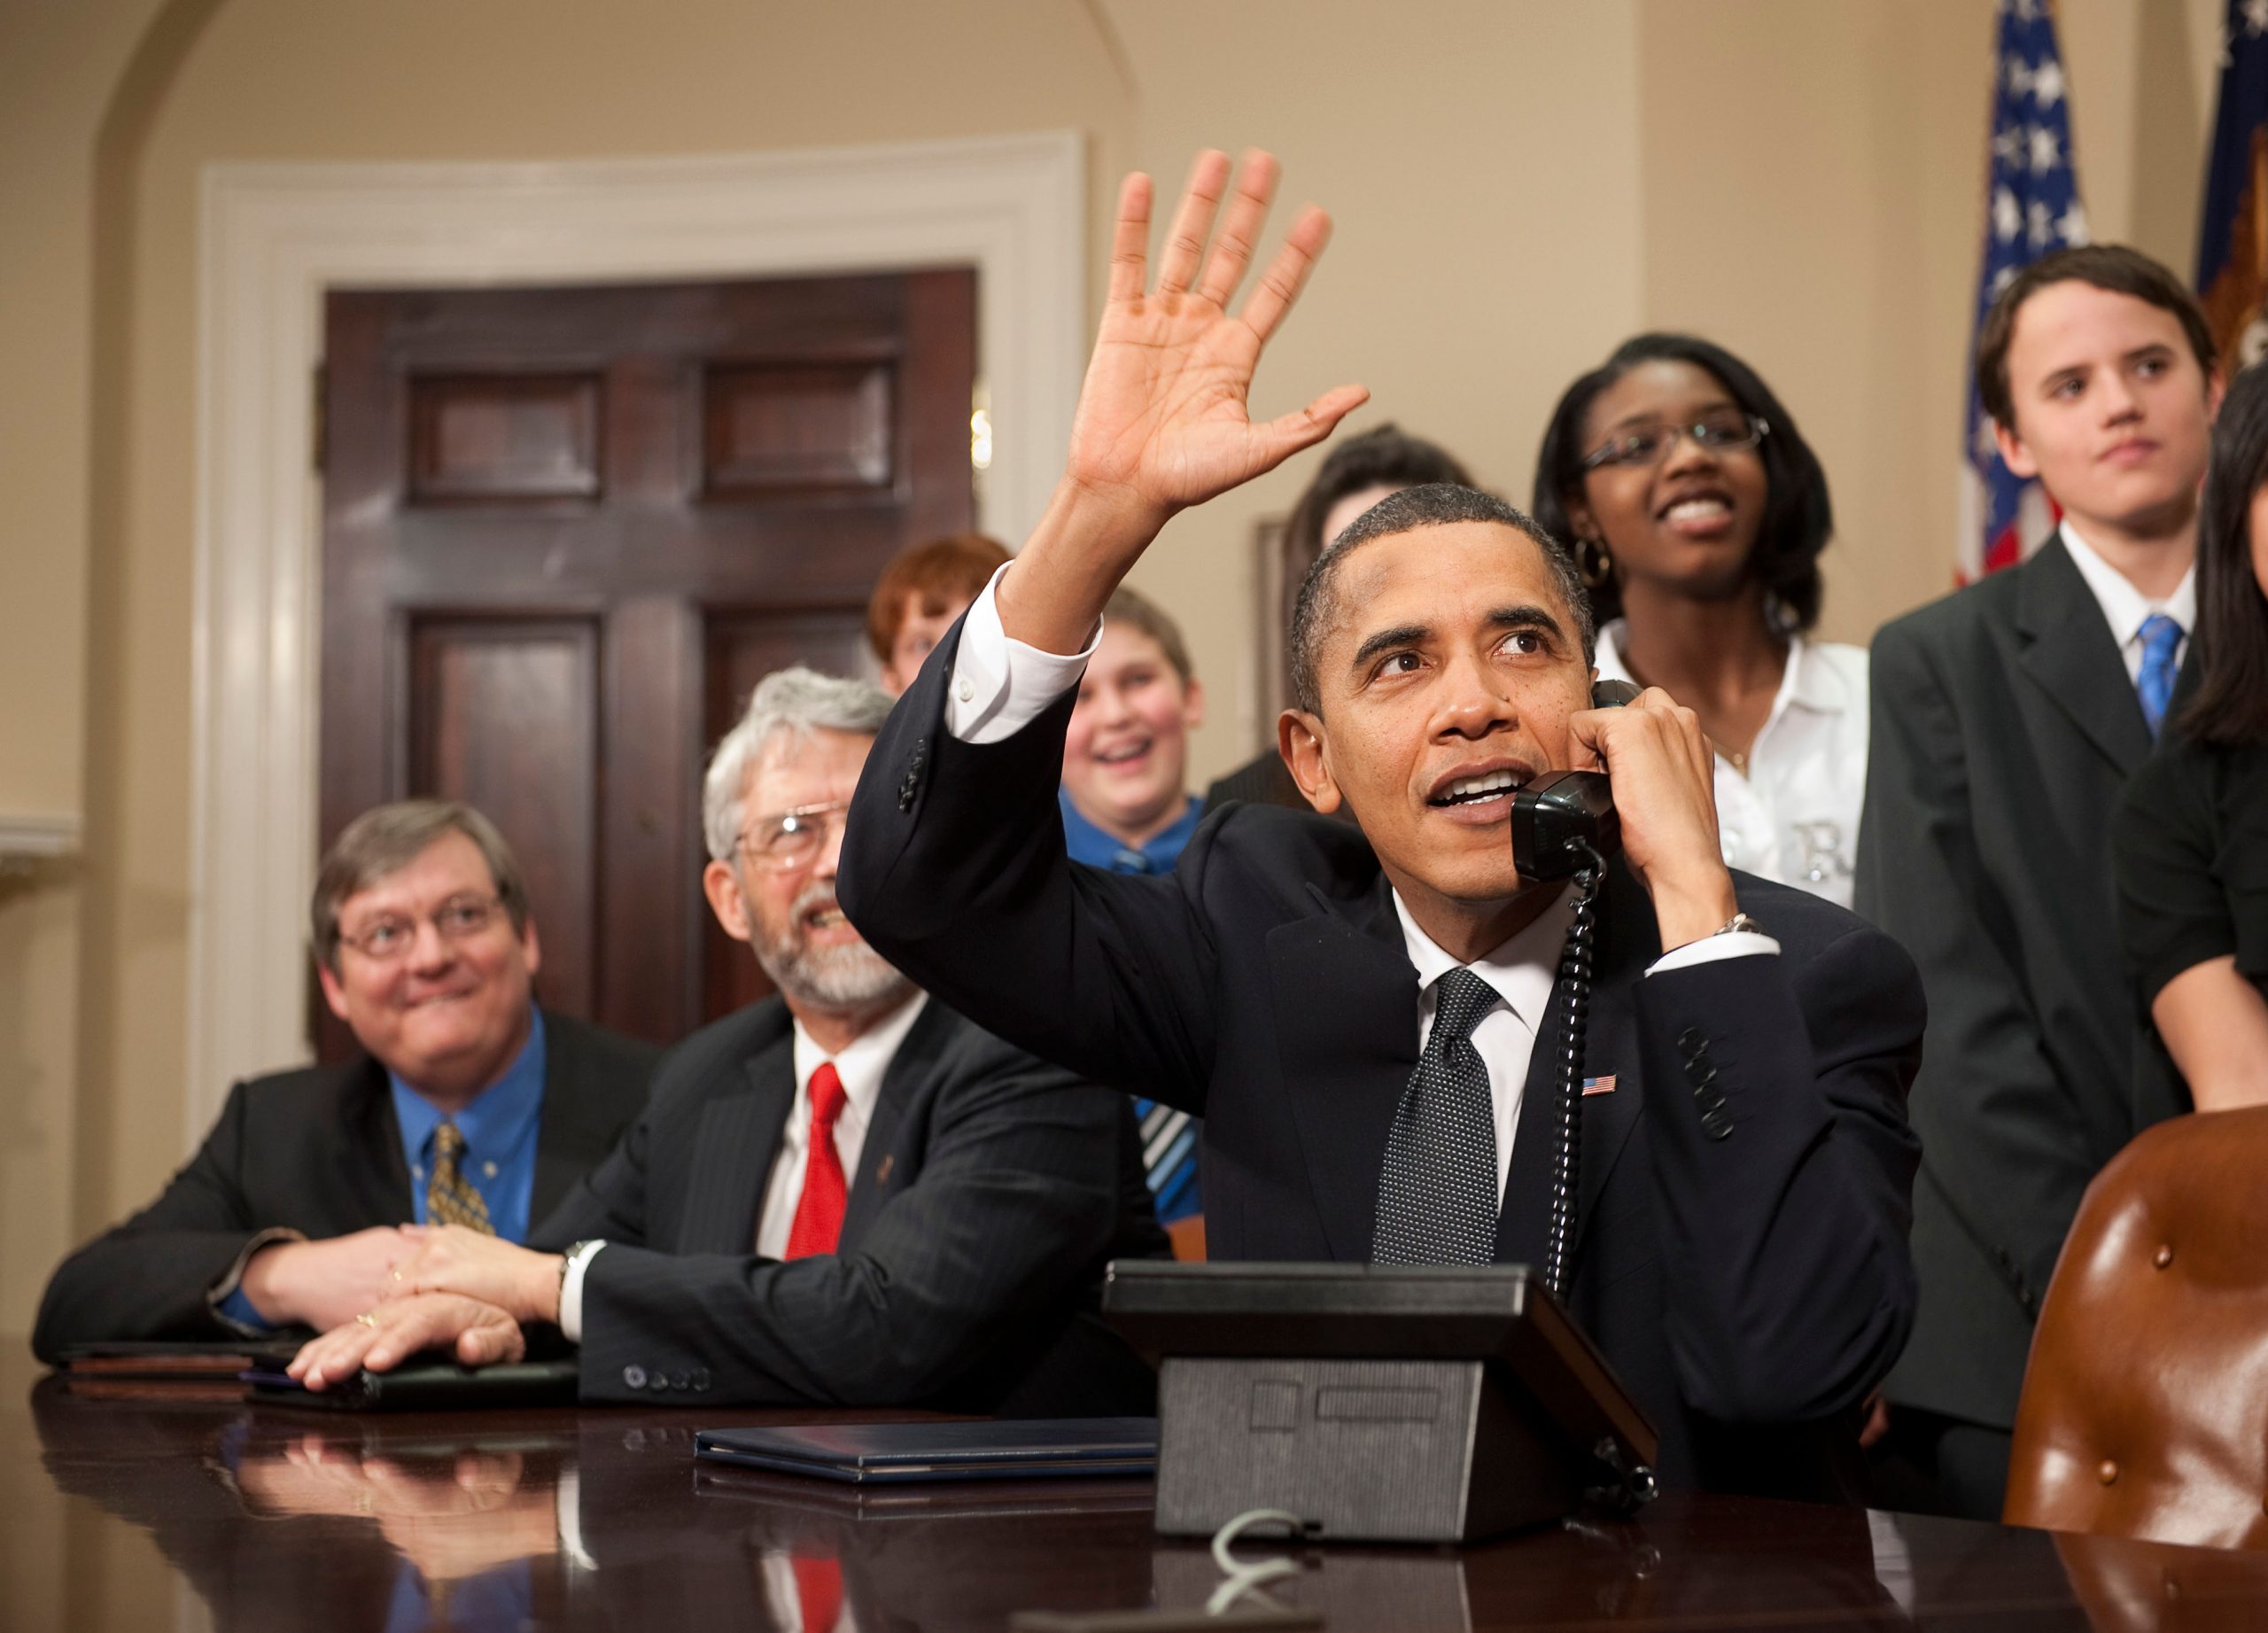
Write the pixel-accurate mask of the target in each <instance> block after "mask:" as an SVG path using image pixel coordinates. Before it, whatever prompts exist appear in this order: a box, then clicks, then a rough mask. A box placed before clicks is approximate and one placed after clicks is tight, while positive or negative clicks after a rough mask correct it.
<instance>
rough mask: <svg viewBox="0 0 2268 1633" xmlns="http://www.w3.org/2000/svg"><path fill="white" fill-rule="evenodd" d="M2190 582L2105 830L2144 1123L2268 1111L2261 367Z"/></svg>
mask: <svg viewBox="0 0 2268 1633" xmlns="http://www.w3.org/2000/svg"><path fill="white" fill-rule="evenodd" d="M2196 571H2197V635H2196V640H2195V642H2194V643H2193V645H2194V650H2193V651H2192V653H2191V655H2190V669H2191V673H2189V674H2187V675H2185V676H2184V677H2183V680H2184V686H2183V688H2182V690H2183V691H2186V699H2185V698H2184V697H2182V696H2179V695H2178V696H2177V697H2176V701H2175V707H2174V711H2173V713H2172V715H2171V717H2170V718H2169V719H2168V720H2167V722H2166V727H2165V731H2164V733H2163V735H2162V736H2161V737H2160V738H2159V740H2158V747H2157V751H2156V752H2155V754H2153V755H2152V756H2151V757H2150V758H2149V759H2148V761H2147V762H2146V763H2145V764H2144V765H2143V766H2142V769H2141V770H2140V771H2139V772H2137V773H2136V774H2135V775H2134V779H2133V781H2132V782H2129V783H2128V784H2127V785H2126V791H2125V794H2124V797H2122V798H2121V799H2120V800H2119V803H2118V809H2117V813H2116V814H2115V815H2114V816H2113V818H2112V820H2111V830H2110V837H2111V853H2112V858H2113V862H2114V867H2115V870H2116V872H2117V877H2118V910H2119V911H2118V921H2119V939H2120V941H2121V943H2122V944H2123V945H2124V952H2125V955H2126V965H2127V969H2128V971H2129V972H2130V974H2132V976H2133V977H2134V979H2135V981H2136V982H2137V983H2138V984H2139V986H2140V994H2141V999H2142V1003H2143V1005H2144V1007H2146V1009H2147V1010H2148V1016H2149V1020H2150V1022H2151V1023H2152V1025H2153V1026H2154V1027H2155V1029H2156V1034H2157V1046H2155V1047H2152V1048H2149V1049H2147V1050H2146V1051H2145V1052H2144V1057H2143V1059H2142V1061H2141V1062H2140V1075H2141V1082H2140V1085H2139V1088H2138V1098H2139V1100H2140V1105H2139V1106H2138V1108H2137V1109H2138V1112H2139V1114H2140V1116H2141V1118H2142V1119H2144V1120H2149V1119H2153V1118H2155V1117H2157V1116H2164V1115H2167V1114H2169V1113H2171V1112H2174V1111H2179V1110H2186V1109H2188V1108H2190V1107H2192V1106H2194V1108H2196V1109H2197V1110H2199V1111H2225V1110H2227V1109H2228V1108H2231V1107H2234V1106H2257V1105H2261V1104H2264V1103H2268V997H2264V996H2263V991H2264V989H2268V365H2256V366H2255V367H2253V368H2250V369H2246V370H2245V371H2244V372H2243V373H2242V374H2240V375H2239V376H2237V377H2236V381H2235V383H2234V384H2233V385H2231V386H2230V387H2229V392H2228V396H2227V397H2226V398H2225V400H2223V402H2222V404H2221V412H2220V417H2219V418H2218V420H2217V421H2215V422H2214V425H2213V445H2212V455H2211V462H2210V464H2209V465H2208V466H2207V467H2206V476H2205V496H2204V501H2203V503H2202V505H2201V506H2200V507H2199V509H2198V517H2197V570H2196ZM2191 680H2194V682H2195V684H2194V688H2191V687H2189V686H2188V684H2187V683H2188V682H2189V681H2191ZM2185 1085H2186V1094H2185V1092H2184V1091H2185Z"/></svg>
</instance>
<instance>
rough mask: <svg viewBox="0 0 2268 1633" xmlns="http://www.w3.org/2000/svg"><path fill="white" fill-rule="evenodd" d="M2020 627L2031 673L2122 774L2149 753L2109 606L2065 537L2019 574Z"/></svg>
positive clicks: (2022, 659) (2021, 658) (2050, 543)
mask: <svg viewBox="0 0 2268 1633" xmlns="http://www.w3.org/2000/svg"><path fill="white" fill-rule="evenodd" d="M2019 571H2020V572H2022V573H2023V579H2022V580H2021V582H2020V583H2019V585H2018V587H2017V595H2016V629H2017V632H2018V634H2019V636H2020V637H2021V638H2022V639H2023V642H2025V644H2024V646H2023V649H2022V650H2021V652H2020V653H2019V655H2018V660H2017V661H2018V662H2019V663H2021V664H2022V665H2023V669H2024V673H2027V674H2028V675H2030V676H2031V678H2032V679H2033V680H2036V681H2038V682H2039V687H2040V689H2041V690H2043V691H2045V692H2046V693H2047V696H2048V697H2049V698H2050V699H2051V700H2052V701H2053V702H2054V704H2056V706H2057V707H2059V708H2060V709H2062V711H2063V712H2064V713H2065V714H2066V715H2068V716H2070V721H2071V724H2072V725H2073V726H2075V727H2078V731H2079V735H2081V736H2083V737H2085V739H2086V740H2087V741H2088V742H2089V743H2093V745H2094V746H2095V748H2096V750H2098V751H2100V752H2101V754H2102V755H2103V756H2104V758H2107V759H2109V761H2110V763H2111V764H2112V765H2114V766H2117V768H2118V769H2119V771H2120V772H2121V773H2122V774H2132V772H2133V771H2134V769H2135V767H2137V766H2140V764H2141V763H2142V761H2143V760H2144V759H2145V758H2147V757H2148V754H2149V751H2150V730H2149V727H2148V725H2147V724H2146V723H2145V722H2144V721H2143V719H2142V705H2141V704H2140V701H2139V700H2138V699H2137V698H2136V697H2135V695H2134V687H2133V683H2132V681H2130V680H2128V679H2127V678H2126V665H2125V663H2124V660H2122V659H2121V658H2120V657H2119V655H2118V643H2117V641H2115V640H2114V639H2113V638H2112V637H2111V634H2110V626H2109V624H2107V623H2105V622H2104V621H2103V617H2102V605H2101V603H2100V602H2098V601H2096V600H2095V598H2094V592H2093V591H2092V590H2090V589H2089V588H2087V581H2086V579H2085V578H2083V577H2082V576H2080V573H2079V569H2078V564H2077V563H2076V562H2074V561H2072V559H2071V556H2070V552H2069V551H2068V550H2066V549H2065V548H2063V539H2062V534H2061V533H2058V534H2056V536H2055V537H2054V538H2052V539H2050V540H2048V541H2047V543H2046V544H2044V545H2042V546H2041V547H2040V548H2039V554H2038V555H2036V556H2033V557H2032V558H2031V560H2030V561H2029V562H2027V563H2025V564H2024V565H2023V567H2022V568H2021V569H2019Z"/></svg>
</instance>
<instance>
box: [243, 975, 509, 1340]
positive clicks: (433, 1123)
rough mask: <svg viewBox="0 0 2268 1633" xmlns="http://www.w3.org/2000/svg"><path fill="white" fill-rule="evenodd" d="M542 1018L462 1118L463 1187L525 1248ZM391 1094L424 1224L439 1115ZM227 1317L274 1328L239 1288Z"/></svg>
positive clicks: (396, 1090) (417, 1214)
mask: <svg viewBox="0 0 2268 1633" xmlns="http://www.w3.org/2000/svg"><path fill="white" fill-rule="evenodd" d="M544 1058H545V1056H544V1042H543V1010H542V1009H541V1007H539V1006H535V1005H531V1006H529V1022H528V1040H527V1042H526V1043H524V1044H523V1045H522V1046H520V1052H519V1054H517V1055H516V1056H515V1057H514V1058H513V1061H512V1063H511V1064H510V1065H509V1066H508V1067H506V1068H505V1069H504V1075H503V1076H502V1077H499V1078H498V1079H496V1081H495V1082H494V1083H492V1084H490V1085H488V1086H487V1087H486V1088H485V1089H483V1090H482V1091H481V1092H480V1094H479V1097H478V1099H476V1100H474V1101H473V1102H472V1104H470V1106H467V1107H466V1108H464V1109H463V1110H462V1111H460V1112H459V1113H457V1114H456V1124H457V1127H458V1128H459V1129H460V1130H461V1131H462V1132H463V1134H464V1159H463V1169H464V1177H465V1179H466V1180H467V1181H468V1182H469V1183H470V1185H471V1186H472V1188H473V1189H474V1190H476V1191H478V1192H479V1193H480V1200H481V1201H484V1202H485V1203H487V1204H488V1221H489V1223H490V1224H492V1225H494V1226H495V1227H496V1234H497V1235H499V1236H501V1237H502V1238H503V1239H504V1240H506V1241H513V1242H517V1241H524V1240H527V1234H528V1223H529V1221H528V1210H529V1209H530V1207H531V1206H532V1204H533V1202H534V1200H535V1147H536V1125H537V1124H539V1123H540V1122H541V1121H542V1118H543V1069H544ZM386 1083H387V1085H388V1086H389V1087H391V1089H392V1092H393V1115H394V1120H395V1121H396V1122H397V1123H399V1124H400V1125H401V1158H402V1161H403V1163H406V1164H407V1165H408V1169H409V1208H410V1215H411V1217H413V1218H414V1219H415V1220H416V1223H418V1224H419V1225H423V1224H424V1223H425V1178H426V1176H427V1175H428V1174H430V1173H431V1171H432V1164H433V1131H434V1130H435V1129H437V1128H439V1127H440V1126H441V1112H440V1110H439V1108H437V1107H436V1106H435V1105H434V1104H433V1102H432V1101H431V1100H427V1099H426V1098H425V1097H424V1096H423V1095H422V1094H420V1093H418V1092H417V1091H416V1089H413V1088H411V1087H410V1086H409V1085H408V1084H407V1083H405V1082H403V1081H402V1079H401V1078H400V1077H399V1076H398V1075H397V1074H395V1073H393V1072H392V1071H389V1072H387V1073H386ZM220 1308H221V1314H222V1315H223V1316H225V1317H227V1318H229V1320H231V1321H235V1322H238V1323H240V1324H242V1325H243V1326H248V1327H265V1326H272V1325H273V1324H272V1323H271V1322H270V1321H269V1320H268V1318H267V1317H265V1316H263V1315H262V1314H260V1309H259V1307H258V1306H257V1305H255V1304H254V1303H252V1300H251V1299H250V1298H248V1297H246V1296H245V1290H244V1289H243V1288H242V1287H238V1288H237V1289H236V1291H234V1292H233V1293H231V1294H229V1296H228V1297H227V1298H225V1299H222V1300H221V1307H220Z"/></svg>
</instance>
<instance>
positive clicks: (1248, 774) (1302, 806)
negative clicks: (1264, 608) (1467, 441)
mask: <svg viewBox="0 0 2268 1633" xmlns="http://www.w3.org/2000/svg"><path fill="white" fill-rule="evenodd" d="M1429 482H1454V483H1456V485H1457V486H1459V487H1471V486H1472V477H1470V476H1468V475H1467V474H1466V473H1465V469H1464V466H1463V465H1461V464H1459V463H1457V461H1456V455H1453V454H1451V453H1450V452H1449V450H1448V449H1446V448H1444V447H1440V446H1439V445H1438V444H1435V443H1432V442H1427V441H1425V439H1422V438H1418V437H1412V436H1409V435H1406V434H1405V433H1404V432H1402V428H1401V427H1400V426H1398V425H1394V424H1390V423H1389V424H1384V425H1373V426H1372V427H1371V429H1370V430H1368V431H1366V432H1363V434H1362V435H1361V436H1359V437H1349V438H1348V439H1347V440H1345V441H1344V442H1341V443H1340V444H1339V445H1338V446H1337V447H1334V448H1332V450H1331V452H1330V454H1329V455H1326V456H1325V457H1324V462H1323V463H1322V464H1321V465H1319V466H1317V468H1316V473H1315V479H1314V480H1313V481H1311V482H1309V484H1308V486H1307V491H1306V492H1305V493H1303V494H1301V495H1300V499H1299V502H1298V503H1297V504H1295V505H1293V507H1292V515H1291V519H1290V520H1289V521H1288V522H1286V523H1285V528H1284V532H1285V540H1284V544H1285V548H1284V603H1283V605H1282V606H1280V607H1278V608H1276V609H1274V616H1275V617H1276V619H1277V623H1278V627H1279V628H1288V627H1289V626H1290V625H1291V622H1292V601H1293V597H1294V596H1296V595H1298V594H1299V589H1300V580H1301V579H1303V578H1305V577H1306V576H1307V571H1308V569H1309V567H1311V566H1313V565H1314V564H1315V559H1316V557H1317V556H1320V555H1322V554H1323V547H1324V545H1326V544H1329V543H1330V542H1331V541H1332V540H1333V539H1336V538H1337V537H1338V536H1339V535H1340V533H1343V532H1345V531H1346V528H1347V524H1348V523H1349V522H1351V521H1353V520H1354V519H1355V517H1358V516H1360V515H1362V514H1363V511H1365V510H1367V509H1370V508H1371V506H1372V505H1374V504H1376V503H1378V502H1379V500H1381V499H1384V498H1385V497H1386V495H1387V494H1398V493H1400V492H1401V491H1402V489H1403V488H1405V487H1423V486H1425V485H1426V484H1427V483H1429ZM1268 728H1269V730H1270V733H1273V732H1274V730H1275V728H1276V723H1275V721H1274V720H1273V719H1270V721H1269V722H1268ZM1228 799H1247V800H1258V801H1262V802H1264V803H1265V804H1268V805H1289V806H1291V807H1292V808H1293V810H1295V811H1305V810H1306V809H1308V802H1307V797H1306V796H1305V795H1303V794H1301V792H1300V785H1299V784H1298V783H1296V782H1293V781H1292V774H1291V773H1290V772H1289V771H1286V770H1285V768H1284V757H1283V756H1282V755H1280V754H1278V752H1277V751H1276V750H1274V749H1272V748H1271V749H1269V750H1264V751H1263V752H1262V754H1261V755H1260V756H1259V757H1258V758H1255V759H1252V760H1249V761H1247V763H1245V764H1244V765H1242V766H1238V767H1237V768H1236V769H1235V770H1234V771H1231V772H1230V773H1228V774H1226V775H1224V776H1223V777H1222V778H1221V779H1220V780H1219V781H1218V782H1215V783H1214V784H1213V786H1212V787H1210V788H1208V789H1206V790H1205V800H1204V806H1205V809H1206V810H1208V811H1215V810H1218V809H1219V808H1220V805H1221V802H1222V801H1223V800H1228Z"/></svg>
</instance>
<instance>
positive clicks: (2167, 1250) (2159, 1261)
mask: <svg viewBox="0 0 2268 1633" xmlns="http://www.w3.org/2000/svg"><path fill="white" fill-rule="evenodd" d="M2151 1263H2153V1264H2155V1265H2156V1266H2157V1267H2158V1268H2159V1269H2160V1270H2163V1269H2164V1268H2165V1267H2166V1266H2167V1265H2169V1264H2172V1263H2173V1244H2172V1243H2171V1242H2166V1243H2163V1244H2162V1245H2161V1246H2160V1247H2159V1248H2158V1251H2157V1256H2156V1257H2155V1259H2153V1260H2152V1261H2151Z"/></svg>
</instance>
